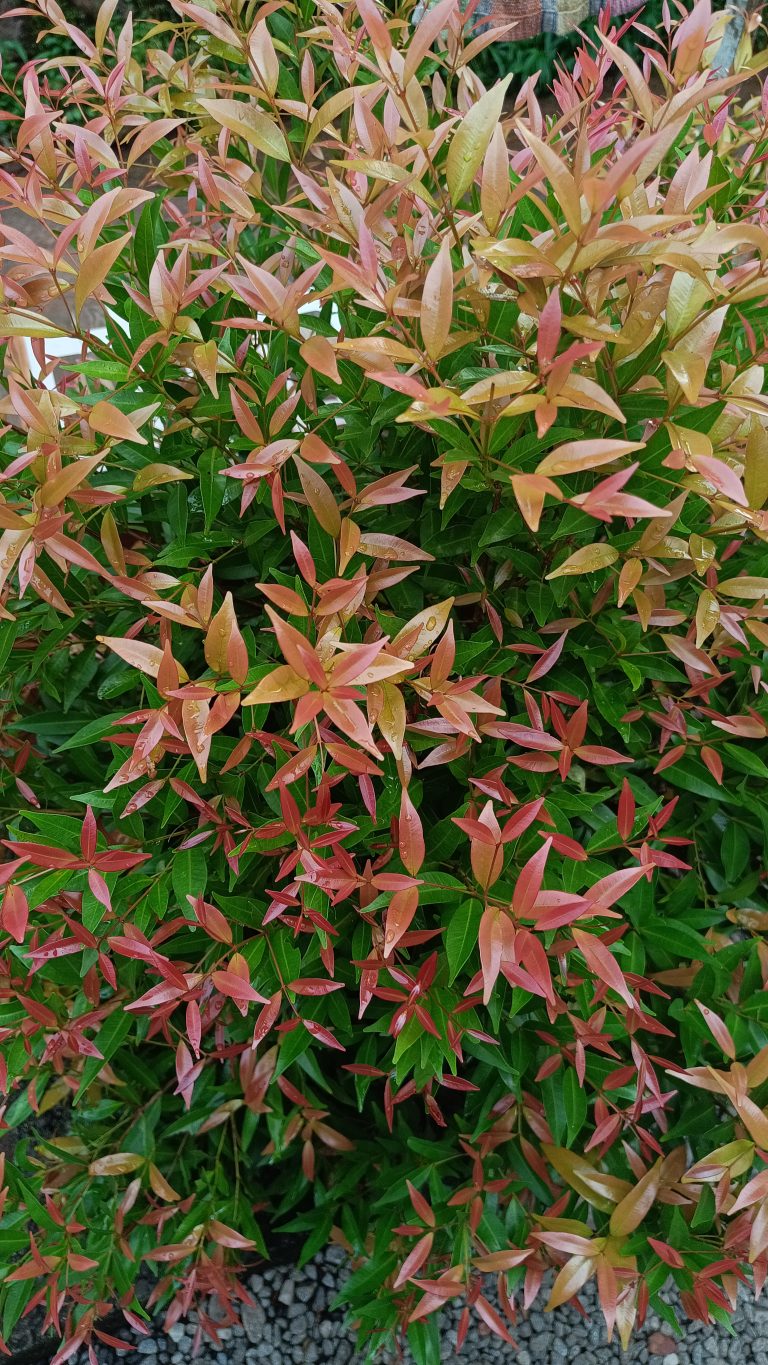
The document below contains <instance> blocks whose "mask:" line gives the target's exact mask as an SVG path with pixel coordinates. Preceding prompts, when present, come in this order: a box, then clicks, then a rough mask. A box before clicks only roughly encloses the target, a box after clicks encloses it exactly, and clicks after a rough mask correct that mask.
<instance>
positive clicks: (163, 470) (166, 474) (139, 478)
mask: <svg viewBox="0 0 768 1365" xmlns="http://www.w3.org/2000/svg"><path fill="white" fill-rule="evenodd" d="M192 478H194V475H193V474H187V473H185V471H184V470H183V469H177V468H176V466H175V465H172V464H145V466H144V468H143V469H140V470H139V472H138V474H137V475H136V477H135V478H134V480H133V489H134V492H135V493H143V492H145V490H146V489H147V488H156V487H157V485H158V484H161V483H178V481H179V480H180V479H192Z"/></svg>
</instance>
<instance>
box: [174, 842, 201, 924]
mask: <svg viewBox="0 0 768 1365" xmlns="http://www.w3.org/2000/svg"><path fill="white" fill-rule="evenodd" d="M207 882H208V858H207V856H206V853H205V848H204V847H201V846H200V845H199V844H198V845H197V846H196V847H195V848H182V849H179V852H178V853H176V854H175V856H174V859H173V863H172V864H171V885H172V886H173V892H174V896H175V898H176V909H177V910H181V911H182V913H183V914H187V913H188V911H189V903H188V901H187V896H202V895H203V894H204V893H205V888H206V885H207Z"/></svg>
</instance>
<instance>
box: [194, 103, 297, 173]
mask: <svg viewBox="0 0 768 1365" xmlns="http://www.w3.org/2000/svg"><path fill="white" fill-rule="evenodd" d="M198 103H199V105H200V107H201V108H202V109H204V110H205V112H206V113H207V114H210V116H211V118H212V119H214V120H215V121H216V123H220V124H221V126H222V128H228V129H229V131H230V132H231V133H234V134H235V135H236V137H241V138H243V140H244V141H245V142H249V143H250V144H251V146H252V147H255V148H256V150H257V151H259V152H263V153H264V155H265V156H273V157H275V158H276V160H277V161H290V159H291V154H290V152H289V150H288V143H287V142H286V140H285V136H284V134H283V132H282V130H281V129H280V128H278V126H277V124H276V123H275V122H274V121H273V120H272V119H271V118H269V116H268V115H267V114H263V113H262V112H261V111H260V110H259V109H257V108H256V107H255V106H254V105H252V104H246V102H245V100H198Z"/></svg>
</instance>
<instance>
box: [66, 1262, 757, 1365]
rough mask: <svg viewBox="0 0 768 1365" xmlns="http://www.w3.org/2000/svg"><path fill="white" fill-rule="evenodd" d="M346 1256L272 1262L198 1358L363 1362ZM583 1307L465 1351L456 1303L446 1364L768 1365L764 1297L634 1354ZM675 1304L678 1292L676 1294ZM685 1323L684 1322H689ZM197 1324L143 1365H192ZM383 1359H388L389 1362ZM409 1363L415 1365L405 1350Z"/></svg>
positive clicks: (177, 1333) (209, 1364)
mask: <svg viewBox="0 0 768 1365" xmlns="http://www.w3.org/2000/svg"><path fill="white" fill-rule="evenodd" d="M345 1274H346V1270H345V1264H344V1257H343V1254H342V1253H341V1252H340V1251H339V1250H338V1249H337V1248H330V1249H329V1250H328V1251H326V1252H325V1253H323V1255H321V1256H318V1257H316V1259H315V1260H314V1261H313V1262H311V1263H310V1264H309V1265H307V1266H305V1267H304V1269H303V1270H300V1271H299V1270H295V1269H291V1268H289V1267H285V1266H269V1267H266V1268H265V1269H264V1270H262V1271H259V1272H258V1273H257V1274H254V1275H251V1276H250V1277H249V1279H248V1288H249V1289H250V1292H251V1294H252V1295H253V1299H254V1304H253V1307H244V1308H243V1310H242V1325H238V1326H236V1327H233V1328H231V1329H229V1330H228V1329H224V1330H223V1331H222V1333H221V1336H222V1345H221V1346H220V1347H216V1346H214V1345H212V1344H211V1343H207V1342H205V1341H204V1342H203V1345H202V1347H201V1350H200V1352H199V1354H198V1355H197V1356H196V1357H195V1358H194V1359H195V1360H196V1361H197V1362H199V1365H323V1362H325V1361H333V1365H362V1362H363V1360H364V1355H363V1354H361V1353H360V1352H358V1351H357V1350H356V1348H355V1336H354V1333H353V1332H352V1331H351V1330H350V1329H349V1328H348V1327H346V1326H345V1323H344V1317H343V1314H342V1313H341V1312H338V1311H332V1310H331V1309H330V1308H329V1305H330V1304H331V1303H332V1302H333V1299H334V1297H335V1295H336V1294H337V1293H338V1291H339V1290H340V1288H341V1286H342V1284H343V1283H344V1278H345ZM582 1302H583V1303H584V1306H585V1309H586V1310H587V1315H586V1317H582V1316H581V1315H580V1314H579V1313H578V1312H577V1311H576V1310H575V1309H571V1308H562V1309H559V1310H558V1311H557V1312H555V1313H551V1314H550V1313H544V1312H543V1311H542V1309H541V1308H539V1307H534V1309H533V1310H532V1312H531V1313H530V1314H529V1315H528V1316H527V1317H521V1318H520V1320H519V1321H518V1323H517V1324H516V1325H515V1326H514V1327H513V1328H512V1329H511V1334H512V1336H513V1337H514V1339H515V1342H516V1343H517V1348H518V1349H515V1347H513V1346H509V1345H505V1343H504V1342H502V1341H500V1340H499V1339H498V1338H497V1337H494V1336H492V1335H491V1334H490V1333H489V1332H488V1330H487V1328H485V1327H484V1326H483V1325H482V1324H481V1323H480V1322H479V1320H478V1319H475V1320H474V1321H473V1323H472V1326H471V1327H470V1331H469V1334H468V1336H467V1339H466V1342H465V1344H464V1347H463V1350H462V1352H461V1354H460V1355H457V1353H456V1346H455V1329H456V1320H457V1316H458V1312H459V1309H458V1308H457V1309H455V1310H454V1313H453V1315H451V1312H450V1310H448V1309H447V1310H446V1311H445V1313H444V1316H443V1323H444V1338H443V1355H442V1359H443V1361H444V1362H451V1361H461V1362H464V1365H565V1362H566V1361H567V1362H568V1365H611V1362H617V1365H618V1362H622V1365H768V1298H766V1300H765V1301H763V1300H760V1301H758V1302H757V1303H755V1302H754V1300H752V1299H747V1298H744V1299H743V1300H742V1302H741V1304H740V1306H739V1311H738V1313H737V1314H736V1316H735V1317H734V1319H733V1329H734V1330H733V1334H731V1333H729V1332H727V1331H726V1330H725V1328H723V1327H720V1326H719V1325H718V1326H714V1327H705V1326H704V1325H703V1324H702V1323H696V1322H694V1323H688V1322H687V1321H686V1322H685V1334H684V1336H683V1337H682V1338H677V1337H676V1336H675V1334H674V1332H673V1331H672V1329H671V1328H670V1327H669V1326H668V1325H667V1324H666V1323H664V1322H661V1321H660V1320H659V1318H657V1317H653V1316H650V1317H649V1318H648V1319H647V1321H646V1323H645V1326H644V1328H643V1330H642V1332H641V1333H639V1334H638V1335H637V1336H636V1338H635V1339H634V1340H633V1342H632V1344H631V1346H630V1349H629V1351H627V1352H626V1353H624V1352H622V1350H621V1348H620V1346H619V1345H618V1343H617V1342H616V1341H614V1342H613V1343H611V1344H608V1343H607V1342H606V1340H605V1328H604V1324H603V1321H602V1317H601V1316H600V1315H599V1310H598V1309H597V1305H596V1300H595V1297H594V1295H593V1294H592V1293H591V1292H590V1289H589V1287H588V1288H587V1289H586V1290H585V1291H584V1292H583V1294H582ZM670 1302H671V1303H672V1304H674V1297H673V1296H672V1295H670ZM684 1321H685V1320H684ZM195 1328H196V1324H195V1321H194V1320H192V1321H189V1322H186V1323H177V1324H176V1325H175V1326H174V1327H173V1328H172V1329H171V1332H170V1334H169V1335H168V1336H166V1335H164V1334H158V1335H157V1336H152V1337H146V1338H144V1339H143V1340H142V1341H141V1342H140V1343H139V1345H138V1347H136V1346H135V1345H134V1347H133V1350H134V1351H136V1350H137V1351H138V1355H139V1357H140V1358H141V1359H143V1360H146V1361H147V1365H188V1362H190V1361H191V1360H192V1359H193V1356H192V1351H193V1343H194V1336H195ZM97 1357H98V1361H99V1365H121V1362H123V1361H128V1360H130V1359H131V1358H133V1359H134V1360H136V1359H137V1356H136V1355H133V1354H132V1353H129V1352H128V1351H125V1352H123V1351H120V1352H118V1351H114V1350H111V1349H108V1348H105V1347H103V1346H100V1347H98V1348H97ZM76 1365H86V1362H85V1360H84V1359H83V1358H82V1357H78V1359H77V1362H76ZM387 1365H391V1363H390V1362H387ZM404 1365H413V1363H412V1361H411V1358H410V1356H408V1355H406V1357H405V1361H404Z"/></svg>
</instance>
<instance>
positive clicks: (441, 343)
mask: <svg viewBox="0 0 768 1365" xmlns="http://www.w3.org/2000/svg"><path fill="white" fill-rule="evenodd" d="M452 316H453V267H452V265H451V250H450V246H449V243H448V238H447V237H444V238H443V240H442V242H441V244H440V250H439V251H438V253H437V255H436V257H435V259H434V261H433V262H432V264H431V265H430V267H429V270H428V271H427V275H426V279H425V280H424V288H423V289H422V293H421V335H422V338H423V341H424V346H425V349H426V352H427V355H428V356H429V357H430V358H431V359H432V360H438V359H439V358H440V356H441V355H442V353H443V351H444V350H445V344H446V342H447V340H448V337H449V335H450V331H451V318H452Z"/></svg>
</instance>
